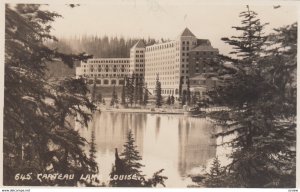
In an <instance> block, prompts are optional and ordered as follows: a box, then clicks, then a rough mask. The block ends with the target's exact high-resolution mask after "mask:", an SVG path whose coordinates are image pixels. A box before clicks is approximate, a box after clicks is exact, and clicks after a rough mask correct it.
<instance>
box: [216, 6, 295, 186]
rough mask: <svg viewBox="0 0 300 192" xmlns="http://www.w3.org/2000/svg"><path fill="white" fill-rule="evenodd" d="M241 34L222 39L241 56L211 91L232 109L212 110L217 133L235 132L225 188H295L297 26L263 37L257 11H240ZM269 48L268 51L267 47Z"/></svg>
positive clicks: (232, 59) (262, 26) (234, 59)
mask: <svg viewBox="0 0 300 192" xmlns="http://www.w3.org/2000/svg"><path fill="white" fill-rule="evenodd" d="M240 17H241V18H242V26H240V27H234V28H235V29H236V30H238V31H241V32H242V34H241V35H240V36H234V37H232V38H223V40H224V41H225V42H226V43H228V44H230V45H232V46H233V47H234V49H235V51H233V52H231V54H233V55H234V56H235V57H236V58H230V57H224V58H225V59H227V60H228V61H229V62H231V64H232V65H233V66H234V67H235V70H236V71H235V73H234V74H230V76H231V79H230V81H229V82H228V83H227V84H226V85H224V86H222V87H219V88H218V89H216V90H214V91H212V92H210V96H211V98H212V99H213V101H214V102H219V103H222V104H223V105H224V106H227V107H228V108H229V110H228V111H221V112H214V113H213V114H211V117H212V118H215V119H216V120H218V122H220V124H221V126H223V127H224V128H226V129H224V130H223V131H222V132H220V133H217V134H216V135H215V136H216V137H218V136H221V137H224V136H228V135H231V134H234V133H236V135H235V136H234V139H232V140H231V141H229V142H227V143H229V144H230V146H232V147H233V150H232V153H231V155H230V157H231V159H232V162H231V163H230V164H229V165H227V166H226V167H225V174H224V177H222V180H223V181H224V183H223V185H222V186H228V187H294V186H295V181H296V180H295V165H296V164H295V162H296V156H295V145H296V137H295V134H296V121H295V118H296V94H294V93H295V92H294V90H296V75H295V74H296V65H297V59H296V58H297V57H296V55H297V54H296V53H297V46H296V45H297V24H293V25H290V26H287V27H284V28H280V29H277V30H276V32H275V33H274V34H272V35H269V36H264V33H263V31H262V30H263V28H264V26H265V24H261V23H260V20H259V19H257V14H256V13H255V12H254V11H251V10H250V9H249V7H248V6H247V10H246V11H244V12H242V13H241V14H240ZM265 50H266V51H265Z"/></svg>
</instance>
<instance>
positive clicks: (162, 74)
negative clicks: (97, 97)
mask: <svg viewBox="0 0 300 192" xmlns="http://www.w3.org/2000/svg"><path fill="white" fill-rule="evenodd" d="M216 54H218V49H215V48H213V47H212V46H211V44H210V41H209V40H207V39H198V38H197V37H196V36H195V35H194V34H193V33H192V32H191V31H190V30H189V29H188V28H186V29H185V30H184V31H183V32H182V33H181V34H180V35H179V36H178V37H177V38H176V39H175V40H173V41H168V42H164V43H157V44H154V45H151V46H146V45H145V43H144V42H143V41H142V40H140V41H138V42H137V43H136V44H135V45H134V46H133V47H132V48H131V49H130V58H118V59H117V58H107V59H89V60H88V61H87V63H83V62H82V63H81V66H80V67H78V68H76V75H77V76H84V77H87V78H88V79H89V81H90V82H92V81H93V79H96V81H97V82H98V83H97V85H101V86H111V85H117V86H118V85H122V83H123V78H124V77H125V76H131V75H132V74H135V75H136V76H138V77H140V78H142V79H144V81H145V83H146V84H147V88H148V89H149V91H150V92H151V93H153V94H155V87H156V80H157V77H159V81H160V82H161V88H162V94H163V95H174V96H175V97H179V94H180V93H179V92H180V90H179V89H180V88H179V87H180V81H181V85H182V86H181V88H182V89H181V91H184V90H186V88H187V82H188V79H190V78H192V77H193V76H197V75H199V74H202V73H205V72H206V71H207V70H208V66H209V62H211V61H212V59H213V58H214V57H215V56H216Z"/></svg>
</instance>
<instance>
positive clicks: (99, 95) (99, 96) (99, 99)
mask: <svg viewBox="0 0 300 192" xmlns="http://www.w3.org/2000/svg"><path fill="white" fill-rule="evenodd" d="M97 101H98V102H102V94H101V93H99V94H98V95H97Z"/></svg>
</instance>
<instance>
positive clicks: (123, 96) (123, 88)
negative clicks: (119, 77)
mask: <svg viewBox="0 0 300 192" xmlns="http://www.w3.org/2000/svg"><path fill="white" fill-rule="evenodd" d="M125 83H126V77H125V78H124V83H123V85H122V94H121V105H125V104H126V90H125Z"/></svg>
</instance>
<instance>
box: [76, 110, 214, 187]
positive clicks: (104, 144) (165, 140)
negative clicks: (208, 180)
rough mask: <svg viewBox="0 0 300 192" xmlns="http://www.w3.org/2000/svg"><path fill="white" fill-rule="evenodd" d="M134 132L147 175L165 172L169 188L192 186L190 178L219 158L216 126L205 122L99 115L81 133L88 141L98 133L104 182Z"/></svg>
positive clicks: (171, 117)
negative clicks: (117, 154)
mask: <svg viewBox="0 0 300 192" xmlns="http://www.w3.org/2000/svg"><path fill="white" fill-rule="evenodd" d="M130 129H131V130H132V133H133V135H134V138H135V140H136V145H137V148H138V150H139V152H140V155H141V156H142V157H143V160H142V162H141V163H142V164H144V165H145V167H143V169H142V170H143V173H144V174H146V175H147V176H148V177H150V176H152V175H153V173H154V172H156V171H158V170H160V169H162V168H163V169H165V171H164V172H163V175H165V176H167V177H168V180H167V181H166V183H165V184H166V186H167V187H186V186H187V185H189V184H192V181H191V179H190V177H188V175H189V174H197V173H200V172H201V171H203V169H204V168H205V166H207V165H208V163H210V162H211V161H212V159H213V158H214V157H215V156H216V153H217V150H216V147H215V146H214V145H215V144H216V142H217V141H216V139H214V138H212V137H211V135H212V133H213V131H214V126H213V125H212V124H211V123H210V122H208V121H207V120H205V118H194V117H185V116H182V115H165V114H163V115H161V114H143V113H114V112H101V113H99V112H97V113H95V114H94V119H93V121H92V122H91V123H90V124H89V129H85V128H83V129H80V132H81V135H82V136H84V137H85V138H86V139H87V140H88V141H90V138H91V131H92V130H94V131H95V137H96V149H97V155H96V156H97V159H96V160H97V162H98V165H99V171H100V175H101V178H103V179H104V180H105V179H107V178H108V176H109V173H110V171H111V168H112V164H114V160H115V156H114V155H115V154H114V152H115V148H117V149H118V151H119V153H120V152H121V151H122V150H123V145H124V143H125V141H126V136H127V133H128V131H129V130H130Z"/></svg>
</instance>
